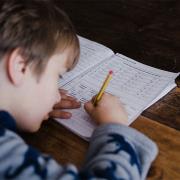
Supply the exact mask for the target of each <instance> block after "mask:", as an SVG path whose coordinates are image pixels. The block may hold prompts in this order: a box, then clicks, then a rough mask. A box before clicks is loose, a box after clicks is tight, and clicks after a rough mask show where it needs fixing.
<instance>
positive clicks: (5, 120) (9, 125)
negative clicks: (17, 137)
mask: <svg viewBox="0 0 180 180" xmlns="http://www.w3.org/2000/svg"><path fill="white" fill-rule="evenodd" d="M0 126H2V127H4V128H6V129H9V130H12V131H16V130H17V128H16V121H15V119H14V118H13V117H12V116H11V115H10V114H9V113H8V112H7V111H0Z"/></svg>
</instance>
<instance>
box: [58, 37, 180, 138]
mask: <svg viewBox="0 0 180 180" xmlns="http://www.w3.org/2000/svg"><path fill="white" fill-rule="evenodd" d="M79 40H80V49H81V54H80V60H79V63H78V64H77V66H76V67H75V68H74V69H73V70H72V71H71V72H68V73H66V74H65V75H64V76H63V79H62V80H60V82H59V86H60V87H61V88H63V89H66V90H68V92H69V94H70V95H72V96H75V97H76V98H77V99H79V100H80V101H81V102H82V106H81V108H79V109H74V110H69V111H70V112H72V117H71V119H69V120H63V119H56V120H57V121H58V122H59V123H61V124H63V125H64V126H65V127H67V128H68V129H70V130H71V131H73V132H74V133H76V134H78V135H79V136H81V137H83V138H84V139H89V138H90V137H91V134H92V132H93V130H94V129H95V127H96V124H95V123H94V122H93V120H91V119H90V117H89V116H88V114H87V113H86V112H85V110H84V108H83V103H85V102H86V101H89V100H90V99H91V98H92V96H94V95H95V94H97V93H98V91H99V89H100V88H101V86H102V83H103V81H104V79H105V78H106V76H107V74H108V72H109V70H112V71H113V78H112V80H111V81H110V83H109V85H108V88H107V90H106V92H108V93H111V94H113V95H115V96H118V97H119V98H120V100H121V102H122V103H123V104H124V106H125V109H126V111H127V113H128V122H129V124H130V123H132V122H133V121H134V120H135V119H136V118H137V117H138V116H139V115H140V114H141V113H142V111H144V110H145V109H146V108H148V107H149V106H150V105H152V104H153V103H155V102H156V101H157V100H159V99H160V98H161V97H162V96H164V95H165V94H167V93H168V92H169V91H170V90H171V89H172V88H174V87H175V86H176V84H175V78H176V77H177V76H178V74H179V73H171V72H167V71H163V70H160V69H156V68H153V67H150V66H147V65H144V64H142V63H139V62H137V61H135V60H133V59H131V58H128V57H126V56H124V55H122V54H118V53H117V54H115V53H114V52H113V51H112V50H111V49H109V48H108V47H105V46H103V45H102V44H99V43H96V42H94V41H90V40H88V39H85V38H82V37H79ZM119 118H121V117H119Z"/></svg>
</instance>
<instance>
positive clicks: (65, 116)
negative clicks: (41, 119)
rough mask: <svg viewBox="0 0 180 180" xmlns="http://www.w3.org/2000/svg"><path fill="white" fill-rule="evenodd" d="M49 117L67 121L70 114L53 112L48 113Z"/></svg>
mask: <svg viewBox="0 0 180 180" xmlns="http://www.w3.org/2000/svg"><path fill="white" fill-rule="evenodd" d="M49 116H50V117H52V118H61V119H69V118H70V117H71V116H72V114H71V113H69V112H66V111H60V110H53V111H52V112H50V113H49Z"/></svg>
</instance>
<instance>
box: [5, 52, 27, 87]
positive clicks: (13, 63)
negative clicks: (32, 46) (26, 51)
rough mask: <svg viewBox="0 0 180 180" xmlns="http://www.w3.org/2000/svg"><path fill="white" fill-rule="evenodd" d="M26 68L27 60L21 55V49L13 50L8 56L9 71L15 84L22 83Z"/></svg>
mask: <svg viewBox="0 0 180 180" xmlns="http://www.w3.org/2000/svg"><path fill="white" fill-rule="evenodd" d="M26 68H27V66H26V61H25V59H24V58H23V56H22V55H21V53H20V49H15V50H13V51H12V52H11V53H10V54H9V56H8V57H7V73H8V77H9V79H10V81H11V82H12V83H13V84H14V85H20V84H21V83H22V82H23V79H24V76H25V71H26Z"/></svg>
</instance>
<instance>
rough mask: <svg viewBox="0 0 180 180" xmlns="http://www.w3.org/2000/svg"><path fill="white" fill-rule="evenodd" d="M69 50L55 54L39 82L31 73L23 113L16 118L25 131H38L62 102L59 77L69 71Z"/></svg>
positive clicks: (24, 97)
mask: <svg viewBox="0 0 180 180" xmlns="http://www.w3.org/2000/svg"><path fill="white" fill-rule="evenodd" d="M68 55H69V50H68V49H67V50H65V51H63V52H62V53H56V54H54V55H53V56H52V57H51V58H50V60H49V62H48V64H47V66H46V69H45V71H44V72H43V74H42V75H41V76H40V78H39V80H37V77H36V76H35V75H34V74H33V71H29V75H27V83H25V85H24V87H23V88H24V91H23V93H24V94H23V95H22V98H23V99H22V100H21V101H22V103H23V104H22V106H21V112H20V113H19V114H18V116H17V117H16V119H17V125H18V127H19V128H20V129H23V130H25V131H30V132H33V131H37V130H38V129H39V128H40V125H41V123H42V121H43V120H44V118H45V116H47V115H48V113H49V112H50V111H51V110H52V108H53V106H54V104H56V103H57V102H59V101H60V99H61V97H60V93H59V87H58V80H59V75H62V74H63V73H65V72H66V71H67V62H68V58H69V57H68Z"/></svg>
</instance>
